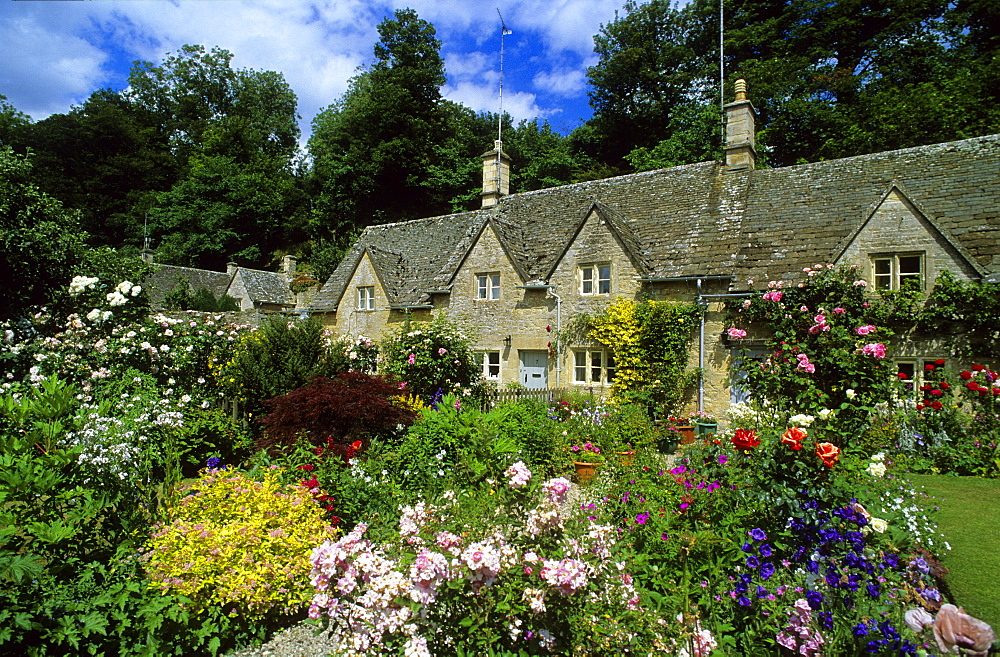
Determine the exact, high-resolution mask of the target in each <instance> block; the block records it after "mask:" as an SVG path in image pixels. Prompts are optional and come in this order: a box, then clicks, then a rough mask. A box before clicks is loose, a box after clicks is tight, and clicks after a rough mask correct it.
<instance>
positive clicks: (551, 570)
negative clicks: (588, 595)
mask: <svg viewBox="0 0 1000 657" xmlns="http://www.w3.org/2000/svg"><path fill="white" fill-rule="evenodd" d="M539 576H540V577H541V578H542V579H543V580H545V581H546V582H547V583H548V584H549V586H552V587H553V588H555V589H556V590H557V591H559V593H561V594H563V595H573V594H574V593H575V592H576V591H577V589H580V588H583V587H584V586H586V585H587V564H585V563H584V562H582V561H580V560H579V559H563V560H562V561H555V560H554V559H546V560H545V561H544V562H543V563H542V569H541V571H539Z"/></svg>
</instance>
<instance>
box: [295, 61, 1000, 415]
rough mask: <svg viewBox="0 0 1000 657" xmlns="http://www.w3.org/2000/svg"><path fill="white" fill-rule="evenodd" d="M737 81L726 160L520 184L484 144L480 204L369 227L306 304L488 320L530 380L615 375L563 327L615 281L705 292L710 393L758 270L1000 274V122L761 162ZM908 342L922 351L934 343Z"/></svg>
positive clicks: (643, 289)
mask: <svg viewBox="0 0 1000 657" xmlns="http://www.w3.org/2000/svg"><path fill="white" fill-rule="evenodd" d="M745 90H746V87H745V84H743V83H742V81H740V82H738V83H737V96H736V99H735V101H734V102H733V103H730V104H728V105H727V106H726V108H725V109H726V113H727V143H726V145H725V159H724V161H721V162H719V161H710V162H702V163H698V164H691V165H686V166H679V167H674V168H670V169H663V170H659V171H650V172H644V173H636V174H631V175H626V176H620V177H617V178H610V179H606V180H599V181H593V182H585V183H579V184H573V185H566V186H563V187H556V188H551V189H544V190H539V191H534V192H527V193H522V194H513V195H510V194H508V185H507V180H508V178H509V166H510V161H509V159H508V158H507V156H506V154H505V153H504V152H503V149H502V145H501V144H500V143H499V142H497V143H496V145H495V148H494V149H493V150H492V151H490V152H488V153H486V154H484V156H483V205H482V208H481V209H479V210H476V211H473V212H464V213H460V214H453V215H447V216H440V217H429V218H426V219H418V220H414V221H408V222H404V223H396V224H387V225H380V226H371V227H369V228H367V229H366V230H365V231H364V232H363V233H362V234H361V236H360V237H359V239H358V240H357V242H356V243H355V244H354V245H353V247H352V248H351V249H350V251H349V252H348V253H347V255H346V257H345V258H344V260H343V262H342V263H341V264H340V266H339V267H338V268H337V270H336V271H335V272H334V274H333V275H332V276H331V277H330V279H329V280H328V281H327V282H326V283H325V284H324V285H323V287H322V288H321V290H320V291H319V293H318V294H317V296H316V298H315V299H314V300H313V302H312V303H311V304H310V306H309V311H310V312H311V313H312V314H314V315H318V316H320V317H322V318H323V319H324V321H325V322H326V323H327V324H329V325H331V326H334V327H336V329H337V330H338V331H339V332H341V333H349V334H358V333H364V334H366V335H368V336H372V337H379V336H381V335H382V334H383V333H384V332H385V331H386V330H387V329H389V328H391V327H392V326H393V325H396V324H398V323H399V322H402V321H404V320H405V318H407V317H410V318H412V319H414V320H429V319H431V318H432V317H433V316H436V315H438V314H446V315H448V316H449V317H451V318H453V319H455V320H458V321H459V322H461V323H463V324H464V325H466V326H470V327H472V328H473V329H474V330H475V331H476V334H477V335H476V344H475V347H476V349H477V350H478V352H479V353H480V357H481V359H482V368H483V369H482V372H483V376H484V377H485V378H487V379H491V380H495V381H497V382H498V383H501V384H502V383H508V382H515V381H516V382H520V383H522V384H523V385H525V386H527V387H529V388H543V387H568V386H580V387H591V386H596V387H603V386H605V385H607V384H608V383H609V382H610V380H611V379H612V378H613V376H614V361H613V358H612V356H611V354H609V353H608V352H607V351H606V350H605V349H604V348H603V347H602V346H601V345H599V344H596V343H580V344H571V345H562V346H563V347H564V349H560V350H558V352H557V353H555V354H552V353H550V342H551V340H552V334H551V333H549V331H548V330H547V327H552V328H556V329H558V328H559V327H561V326H562V325H564V324H565V322H566V321H567V320H568V318H570V317H571V316H573V315H574V314H576V313H580V312H594V311H598V310H600V309H602V308H603V307H605V306H606V305H607V304H608V303H609V302H610V301H611V300H612V299H614V298H615V297H620V296H625V297H633V298H636V297H640V296H641V297H646V298H652V299H677V300H687V301H698V302H700V303H701V304H703V307H704V308H705V312H704V313H703V321H702V324H701V327H700V330H699V335H698V336H697V338H696V339H695V341H694V343H693V344H692V354H691V355H692V365H700V366H702V367H703V371H704V375H703V380H702V381H701V383H700V385H699V390H698V398H697V404H698V408H699V409H702V410H705V411H707V412H711V413H715V414H719V413H722V412H724V411H725V409H726V408H727V407H728V405H729V403H730V395H731V392H730V390H729V389H728V388H727V387H726V378H727V375H728V370H729V367H730V364H731V362H732V359H731V348H730V346H729V345H728V344H727V342H726V340H725V339H724V338H723V329H724V328H725V327H724V325H723V322H724V319H725V315H724V312H723V303H724V301H725V299H726V298H730V297H731V296H737V295H739V294H741V293H745V292H746V291H747V289H748V283H747V281H748V280H757V281H764V280H768V279H782V278H783V279H786V280H789V279H796V280H797V279H798V278H799V277H800V276H801V270H802V269H803V268H804V267H808V266H811V265H814V264H816V263H835V264H855V265H858V266H859V267H861V268H862V269H861V271H863V272H866V273H867V275H866V278H867V279H868V280H869V281H871V282H872V283H873V284H874V285H875V286H877V287H880V288H890V289H893V288H898V287H899V286H900V285H901V284H902V283H903V282H905V281H906V280H908V279H912V280H917V281H919V284H920V285H921V286H923V287H924V289H925V290H926V289H929V286H930V285H932V283H933V281H934V279H935V277H936V276H937V275H938V273H940V272H941V271H943V270H949V271H950V272H952V273H953V274H955V275H956V276H957V277H958V278H960V279H965V280H979V279H983V278H987V279H989V280H994V279H996V278H997V277H998V276H1000V135H991V136H985V137H978V138H973V139H967V140H964V141H957V142H952V143H945V144H935V145H931V146H922V147H917V148H909V149H904V150H898V151H891V152H884V153H874V154H870V155H861V156H857V157H851V158H845V159H841V160H832V161H827V162H819V163H815V164H805V165H800V166H792V167H785V168H781V169H759V168H757V167H756V160H757V154H756V148H755V116H756V115H755V111H754V108H753V106H752V104H751V103H750V101H749V100H747V97H746V91H745ZM919 348H920V347H915V348H914V350H915V351H914V352H913V353H911V354H909V356H911V357H912V359H913V361H914V362H915V363H917V362H918V361H919V359H920V358H921V357H937V356H938V355H939V354H936V353H926V354H922V353H917V351H916V350H917V349H919Z"/></svg>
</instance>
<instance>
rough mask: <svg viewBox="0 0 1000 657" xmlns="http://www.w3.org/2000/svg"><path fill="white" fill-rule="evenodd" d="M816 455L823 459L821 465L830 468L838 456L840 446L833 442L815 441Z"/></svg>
mask: <svg viewBox="0 0 1000 657" xmlns="http://www.w3.org/2000/svg"><path fill="white" fill-rule="evenodd" d="M816 456H818V457H819V458H820V460H822V461H823V465H825V466H826V467H828V468H832V467H833V466H834V464H835V463H836V462H837V460H838V459H839V458H840V448H839V447H837V446H836V445H834V444H833V443H816Z"/></svg>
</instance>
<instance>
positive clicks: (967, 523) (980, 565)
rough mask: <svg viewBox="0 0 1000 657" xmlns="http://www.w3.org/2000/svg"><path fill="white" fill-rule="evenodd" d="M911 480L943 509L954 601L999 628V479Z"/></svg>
mask: <svg viewBox="0 0 1000 657" xmlns="http://www.w3.org/2000/svg"><path fill="white" fill-rule="evenodd" d="M910 477H911V479H912V480H913V483H914V484H916V485H917V486H923V488H924V491H925V492H926V493H927V494H928V495H931V496H933V497H935V498H937V501H936V502H935V503H936V504H938V505H939V506H940V507H941V511H940V512H939V513H938V514H937V515H936V519H937V521H938V526H939V529H940V530H941V533H942V534H944V538H945V540H947V541H948V542H949V543H950V544H951V548H952V549H951V552H945V553H944V555H943V559H942V563H943V564H944V565H945V567H947V568H948V570H949V571H950V573H949V575H948V578H947V580H948V584H949V587H950V589H951V594H952V596H953V597H954V600H953V602H954V603H955V604H957V605H958V606H960V607H964V608H965V611H966V612H967V613H969V614H972V615H973V616H975V617H976V618H981V619H982V620H984V621H986V622H987V623H989V624H990V625H991V626H992V627H994V628H997V629H1000V479H980V478H978V477H946V476H941V475H910Z"/></svg>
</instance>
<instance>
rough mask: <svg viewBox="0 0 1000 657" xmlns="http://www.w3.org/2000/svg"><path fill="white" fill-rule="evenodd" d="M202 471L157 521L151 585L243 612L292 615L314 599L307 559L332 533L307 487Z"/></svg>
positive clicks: (268, 477)
mask: <svg viewBox="0 0 1000 657" xmlns="http://www.w3.org/2000/svg"><path fill="white" fill-rule="evenodd" d="M279 473H280V471H279V470H278V469H271V470H267V471H264V474H263V477H262V480H260V481H257V480H254V479H250V478H248V477H247V476H245V475H244V474H242V473H236V472H227V471H225V470H205V471H203V472H202V474H201V476H200V477H199V479H198V480H197V481H195V482H194V483H192V484H190V485H187V486H185V487H184V489H183V492H184V493H185V495H184V497H182V498H181V499H180V500H179V502H178V503H177V505H176V506H175V507H174V508H172V509H171V510H170V511H169V514H168V517H169V518H170V520H169V522H166V523H163V524H160V525H158V526H157V527H156V528H155V530H154V533H153V536H152V540H151V542H150V551H149V553H148V561H147V563H146V571H147V574H148V576H149V579H150V582H151V586H153V587H154V588H158V589H161V590H162V591H163V592H164V593H176V594H181V595H184V596H187V597H189V598H191V599H192V600H193V601H194V603H195V605H196V606H198V607H203V606H208V605H222V606H224V607H225V608H227V610H232V611H235V612H236V613H239V614H243V615H248V616H263V615H264V614H266V613H268V612H272V611H277V612H280V613H294V612H295V611H297V610H298V609H299V608H301V606H302V605H303V604H304V603H307V602H308V601H309V600H310V598H311V597H312V595H313V593H314V591H313V590H312V587H311V586H310V584H309V570H310V568H311V564H310V562H309V557H310V555H311V553H312V550H313V548H315V547H316V546H317V545H320V544H321V543H322V542H323V541H325V540H326V539H327V538H329V537H331V536H332V535H334V534H335V533H336V531H337V530H336V529H335V528H333V527H329V526H327V524H326V522H325V521H324V519H323V509H322V508H321V507H320V505H319V504H317V503H316V502H315V501H314V500H313V495H312V493H311V492H310V490H309V489H308V488H305V487H304V486H301V485H285V484H282V483H281V482H280V481H279V478H278V475H279Z"/></svg>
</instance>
